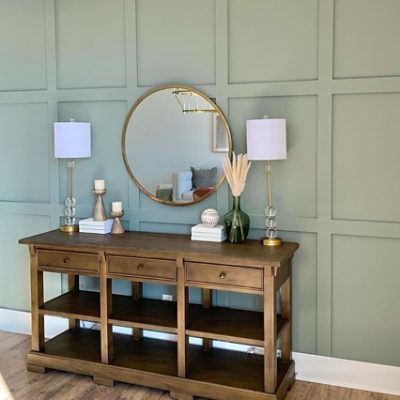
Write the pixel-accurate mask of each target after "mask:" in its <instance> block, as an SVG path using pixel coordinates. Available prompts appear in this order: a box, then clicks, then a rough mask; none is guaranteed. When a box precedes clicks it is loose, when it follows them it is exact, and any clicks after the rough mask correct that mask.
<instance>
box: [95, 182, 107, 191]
mask: <svg viewBox="0 0 400 400" xmlns="http://www.w3.org/2000/svg"><path fill="white" fill-rule="evenodd" d="M104 189H105V183H104V179H96V180H95V181H94V190H104Z"/></svg>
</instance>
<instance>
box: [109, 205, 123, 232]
mask: <svg viewBox="0 0 400 400" xmlns="http://www.w3.org/2000/svg"><path fill="white" fill-rule="evenodd" d="M123 215H124V212H123V211H111V216H112V217H113V218H114V222H113V226H112V228H111V233H112V234H113V235H120V234H121V233H125V229H124V227H123V226H122V222H121V218H122V217H123Z"/></svg>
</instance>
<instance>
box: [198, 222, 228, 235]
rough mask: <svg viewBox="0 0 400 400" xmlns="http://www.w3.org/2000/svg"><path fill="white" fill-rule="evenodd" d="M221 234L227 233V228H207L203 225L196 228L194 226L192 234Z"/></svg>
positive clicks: (218, 226)
mask: <svg viewBox="0 0 400 400" xmlns="http://www.w3.org/2000/svg"><path fill="white" fill-rule="evenodd" d="M194 232H195V233H214V234H216V233H221V232H225V228H224V226H223V225H217V226H212V227H209V226H205V225H203V224H197V225H195V226H192V233H194Z"/></svg>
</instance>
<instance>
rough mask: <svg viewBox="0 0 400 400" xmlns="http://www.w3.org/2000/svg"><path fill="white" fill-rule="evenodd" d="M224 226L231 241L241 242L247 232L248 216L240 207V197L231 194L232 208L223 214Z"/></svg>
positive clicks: (248, 225) (248, 226)
mask: <svg viewBox="0 0 400 400" xmlns="http://www.w3.org/2000/svg"><path fill="white" fill-rule="evenodd" d="M224 226H225V231H226V235H227V236H228V240H229V241H230V242H231V243H242V242H244V241H245V240H246V238H247V235H248V234H249V228H250V217H249V216H248V215H247V214H246V213H245V212H244V211H242V210H241V209H240V197H239V196H238V197H235V196H233V208H232V210H231V211H230V212H228V214H225V216H224Z"/></svg>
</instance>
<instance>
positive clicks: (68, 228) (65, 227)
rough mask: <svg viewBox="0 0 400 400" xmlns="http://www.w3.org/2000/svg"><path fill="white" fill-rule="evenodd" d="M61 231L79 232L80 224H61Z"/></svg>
mask: <svg viewBox="0 0 400 400" xmlns="http://www.w3.org/2000/svg"><path fill="white" fill-rule="evenodd" d="M60 231H61V232H64V233H71V232H78V231H79V226H78V225H76V224H75V225H61V227H60Z"/></svg>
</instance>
